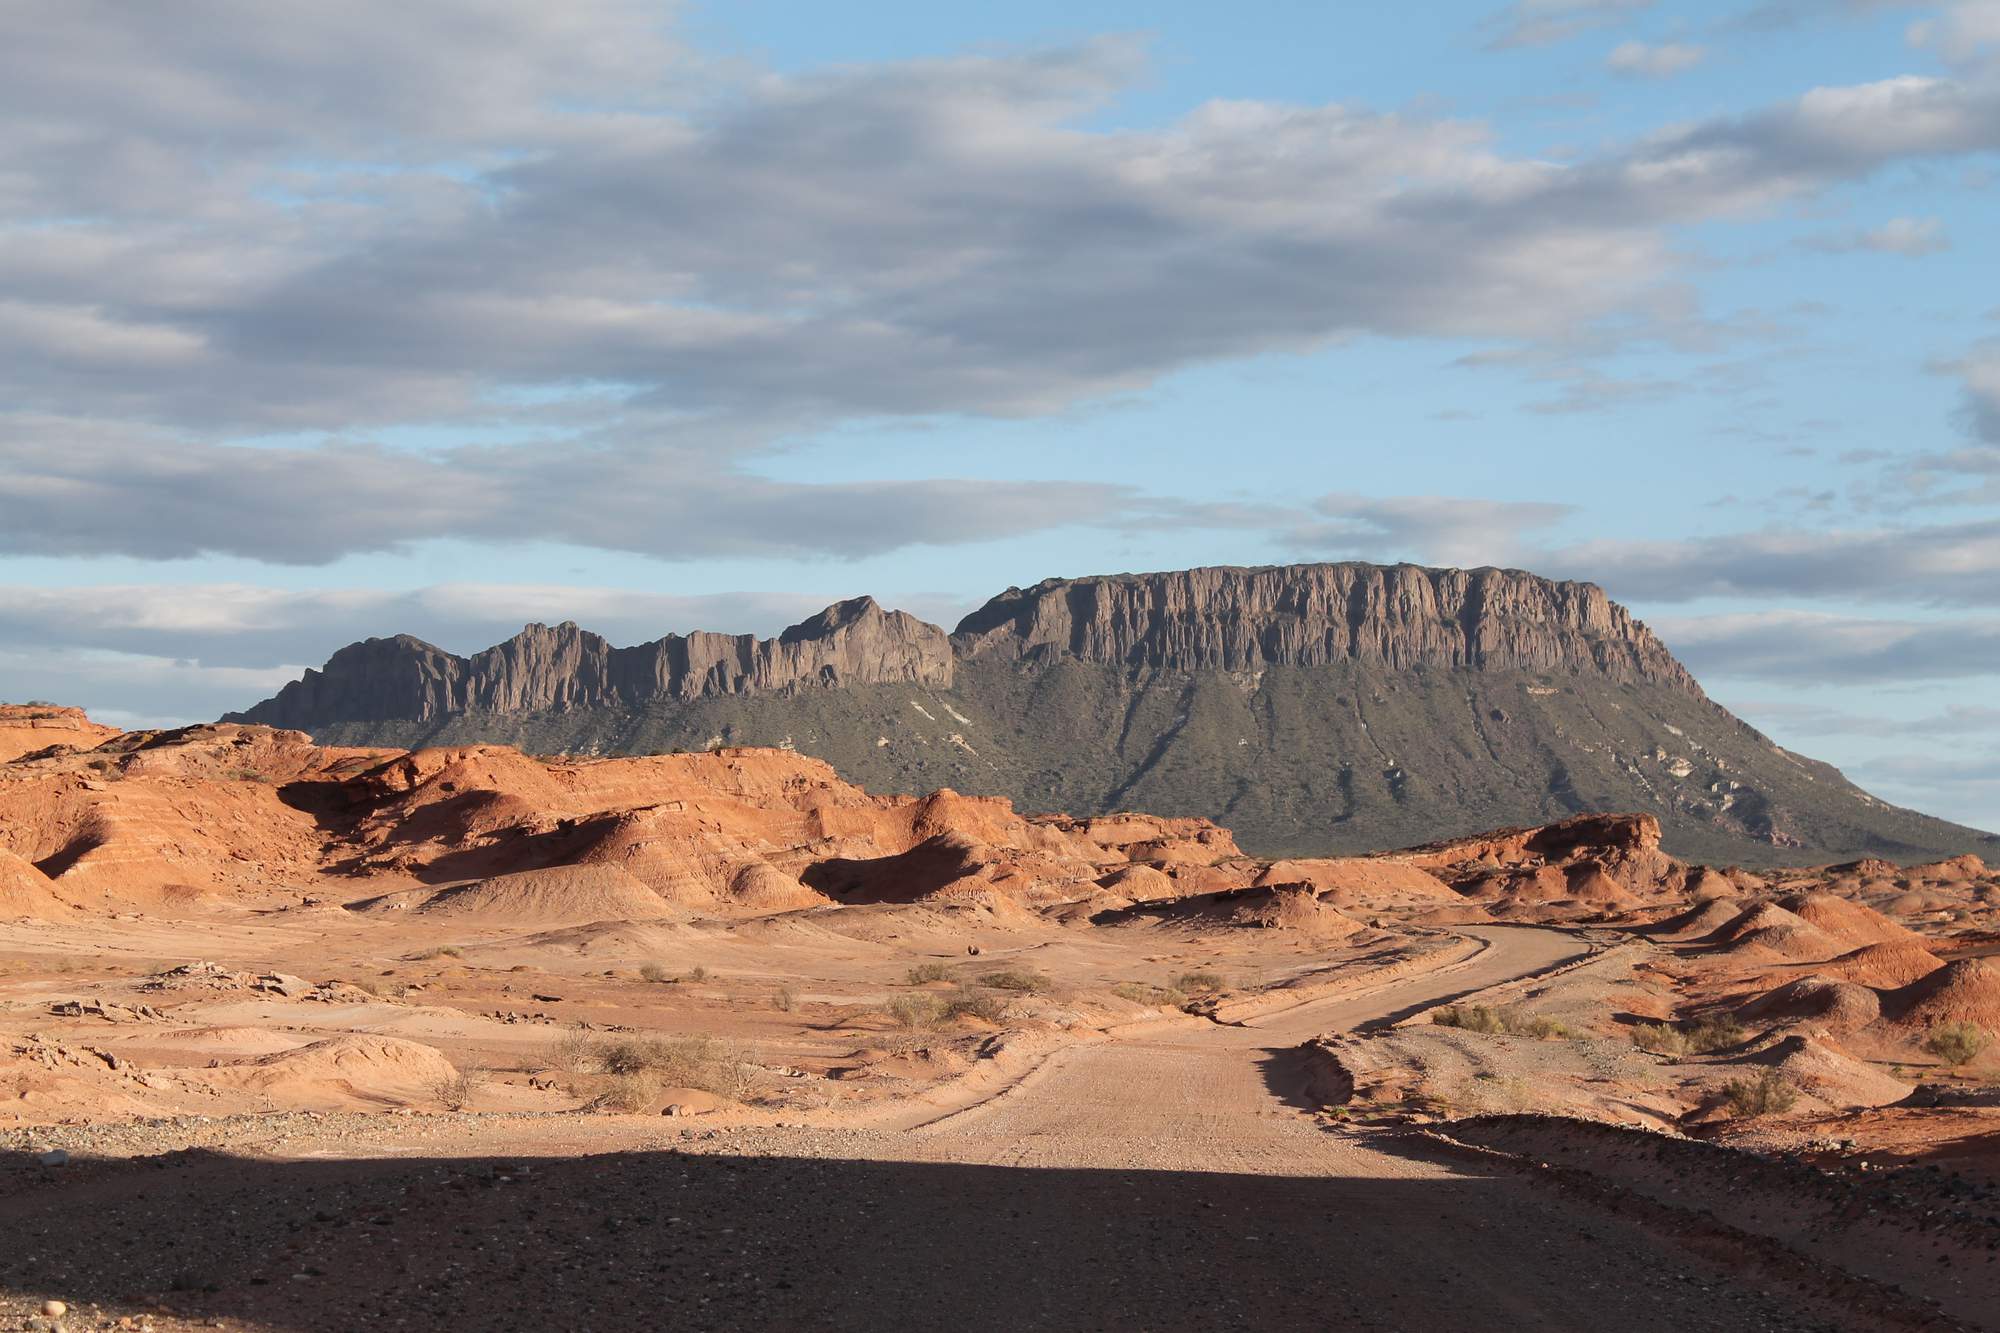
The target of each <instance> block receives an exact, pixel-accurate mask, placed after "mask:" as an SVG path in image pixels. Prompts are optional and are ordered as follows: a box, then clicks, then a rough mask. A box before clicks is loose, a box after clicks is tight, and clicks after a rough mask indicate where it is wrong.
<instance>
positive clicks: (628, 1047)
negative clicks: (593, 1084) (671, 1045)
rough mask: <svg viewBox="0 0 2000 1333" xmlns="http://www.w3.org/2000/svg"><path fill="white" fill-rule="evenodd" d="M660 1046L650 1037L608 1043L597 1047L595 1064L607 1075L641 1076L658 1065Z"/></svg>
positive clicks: (659, 1043)
mask: <svg viewBox="0 0 2000 1333" xmlns="http://www.w3.org/2000/svg"><path fill="white" fill-rule="evenodd" d="M661 1045H662V1043H661V1042H659V1041H657V1040H655V1039H653V1038H650V1037H644V1038H638V1039H636V1040H626V1041H608V1042H605V1043H604V1044H603V1045H602V1046H599V1047H597V1049H596V1052H595V1054H596V1060H595V1063H596V1064H597V1066H598V1067H599V1068H600V1069H602V1070H603V1071H604V1072H605V1073H607V1074H612V1075H618V1074H643V1073H645V1072H646V1071H648V1070H650V1069H653V1068H655V1067H656V1066H657V1065H658V1064H659V1061H660V1048H661Z"/></svg>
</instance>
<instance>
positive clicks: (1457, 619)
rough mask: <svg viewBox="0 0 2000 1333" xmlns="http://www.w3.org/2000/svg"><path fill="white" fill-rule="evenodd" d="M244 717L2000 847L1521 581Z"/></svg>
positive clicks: (540, 647)
mask: <svg viewBox="0 0 2000 1333" xmlns="http://www.w3.org/2000/svg"><path fill="white" fill-rule="evenodd" d="M232 720H238V721H249V722H261V723H268V724H271V725H275V726H284V727H296V728H300V729H303V730H306V731H310V732H311V733H312V734H313V735H314V736H315V737H316V738H318V739H319V740H321V741H322V742H327V743H339V744H374V745H404V746H407V745H420V744H437V743H452V744H460V743H466V742H471V741H497V742H504V743H508V744H514V745H519V746H522V747H524V748H527V749H530V750H533V751H537V752H543V753H554V752H573V753H590V754H608V753H633V752H649V751H665V750H675V749H702V748H707V747H709V746H713V745H717V744H728V745H785V746H791V747H794V748H796V749H798V750H801V751H803V752H805V753H808V754H812V755H816V756H818V757H821V758H824V759H826V760H828V761H830V762H831V763H833V764H834V765H835V767H836V768H837V769H839V771H840V772H841V773H842V774H843V776H845V777H847V778H848V779H849V780H851V781H855V782H859V783H861V784H863V785H865V786H867V787H869V788H870V789H873V790H904V791H926V790H931V789H933V788H937V787H941V786H948V787H952V788H955V789H958V790H960V791H965V792H970V793H979V794H994V795H1005V796H1010V797H1012V798H1014V800H1015V801H1016V802H1017V803H1019V804H1021V805H1022V806H1023V807H1024V808H1030V809H1049V810H1070V811H1076V812H1085V813H1090V812H1103V811H1109V810H1117V809H1142V810H1147V811H1150V812H1154V813H1159V814H1190V815H1201V816H1205V817H1209V818H1213V819H1216V820H1218V821H1220V822H1222V823H1225V824H1227V825H1228V826H1229V827H1231V828H1232V829H1234V830H1235V831H1236V833H1237V836H1238V837H1239V839H1240V840H1241V841H1242V842H1243V844H1244V846H1245V847H1247V848H1250V849H1254V850H1255V851H1257V852H1259V853H1262V854H1266V855H1304V854H1314V853H1326V852H1348V851H1360V850H1367V849H1372V848H1378V847H1388V846H1398V845H1405V844H1412V843H1420V842H1429V841H1432V840H1435V839H1439V838H1444V837H1450V836H1455V835H1458V834H1463V833H1468V832H1471V831H1473V830H1477V829H1483V828H1491V827H1495V826H1498V825H1507V824H1532V823H1541V822H1546V821H1547V820H1550V819H1557V818H1562V817H1564V816H1566V815H1570V814H1574V813H1577V812H1579V811H1591V810H1635V811H1646V812H1650V813H1652V814H1654V815H1656V816H1658V817H1659V818H1660V820H1661V821H1662V823H1663V825H1664V827H1665V830H1666V845H1667V846H1668V847H1669V848H1670V849H1671V850H1673V851H1675V852H1677V853H1679V854H1682V855H1688V856H1695V857H1699V858H1702V859H1705V860H1718V861H1741V862H1744V863H1748V864H1768V863H1774V862H1799V861H1803V860H1815V859H1821V860H1832V859H1838V858H1843V857H1849V856H1858V855H1864V854H1867V855H1879V856H1885V857H1892V858H1901V859H1910V860H1920V859H1927V858H1930V857H1933V856H1936V855H1940V854H1951V853H1957V852H1965V851H1972V852H1982V853H1987V854H1991V853H1993V852H1995V851H1996V850H2000V840H1996V839H1995V838H1993V837H1992V836H1991V835H1988V834H1983V833H1979V832H1976V831H1974V830H1970V829H1965V828H1961V827H1959V826H1956V825H1952V824H1947V823H1945V822H1943V821H1940V820H1935V819H1930V818H1928V817H1926V816H1923V815H1919V814H1916V813H1913V812H1910V811H1906V810H1900V809H1897V808H1895V807H1893V806H1889V805H1886V804H1884V803H1882V802H1880V801H1877V800H1875V799H1874V798H1873V797H1870V796H1869V795H1867V794H1866V793H1865V792H1862V791H1861V790H1859V789H1858V788H1856V787H1854V786H1853V785H1852V784H1850V783H1848V782H1847V781H1846V780H1845V779H1844V778H1842V777H1841V775H1840V774H1839V773H1838V772H1837V771H1835V770H1834V769H1832V768H1830V767H1828V766H1826V765H1824V764H1820V763H1817V762H1815V761H1812V760H1809V759H1805V758H1803V757H1801V756H1798V755H1795V754H1792V753H1790V752H1789V751H1786V750H1784V749H1782V748H1780V747H1778V746H1776V745H1774V744H1772V743H1771V741H1770V740H1768V739H1767V738H1765V737H1764V736H1762V735H1761V734H1759V733H1758V732H1757V731H1755V730H1754V729H1753V728H1751V727H1749V726H1748V725H1746V724H1745V723H1743V722H1742V721H1740V720H1738V719H1737V718H1735V717H1733V716H1732V715H1731V714H1729V713H1728V712H1727V711H1726V710H1724V709H1722V708H1721V707H1719V706H1718V705H1716V704H1714V703H1713V702H1711V701H1710V700H1709V699H1708V698H1707V697H1706V696H1705V695H1704V694H1703V693H1702V691H1701V689H1700V687H1699V686H1698V685H1697V684H1696V682H1695V681H1694V679H1693V678H1692V677H1691V676H1690V675H1689V674H1688V672H1687V671H1686V669H1685V668H1683V667H1682V666H1681V665H1680V663H1679V662H1677V661H1676V660H1675V659H1674V657H1673V656H1672V654H1671V653H1669V652H1668V651H1667V649H1666V647H1665V646H1664V645H1663V644H1661V643H1660V641H1659V640H1658V639H1657V638H1655V637H1654V636H1653V634H1652V633H1651V631H1649V630H1648V629H1647V628H1646V627H1645V626H1644V625H1642V624H1640V623H1639V622H1637V621H1635V620H1634V619H1632V617H1631V615H1630V613H1629V612H1627V611H1626V610H1625V608H1623V607H1621V606H1619V605H1618V604H1616V603H1615V602H1613V601H1611V600H1610V599H1609V598H1608V597H1607V596H1606V595H1605V594H1604V592H1603V590H1602V589H1600V588H1597V587H1595V586H1594V585H1591V584H1587V583H1571V582H1557V581H1553V580H1549V579H1543V578H1538V577H1536V576H1535V575H1532V574H1527V573H1523V572H1521V571H1518V570H1495V569H1480V570H1454V569H1424V568H1419V567H1415V566H1409V565H1397V566H1378V565H1367V564H1356V563H1347V564H1315V565H1292V566H1282V567H1274V568H1265V569H1233V568H1216V569H1194V570H1183V571H1178V572H1172V573H1161V574H1143V575H1115V576H1109V577H1102V578H1086V579H1051V580H1048V581H1046V582H1043V583H1040V584H1037V585H1036V586H1034V587H1032V588H1027V589H1019V588H1015V589H1009V590H1008V591H1007V592H1005V593H1002V594H1001V595H1000V596H998V597H996V598H994V599H993V600H992V601H991V602H989V603H987V604H986V605H985V606H984V607H982V608H980V609H979V610H978V611H976V612H974V613H973V614H972V615H970V616H967V617H966V618H965V620H964V621H963V622H962V623H961V624H960V625H959V626H958V629H957V631H956V632H955V633H952V634H949V635H947V634H946V633H945V631H943V630H942V629H940V628H938V627H937V626H934V625H929V624H926V623H924V622H923V621H920V620H917V619H916V618H914V617H912V616H908V615H905V614H903V613H901V612H891V611H885V610H883V609H882V608H881V607H879V606H877V605H876V604H875V603H874V602H873V601H872V600H871V599H868V598H860V599H857V600H854V601H850V602H843V603H841V604H840V605H838V606H835V607H831V608H829V609H828V610H827V611H826V612H824V613H822V614H821V615H819V616H817V617H814V618H813V619H811V620H809V621H806V622H805V623H803V624H800V625H796V626H793V627H792V628H791V629H789V630H787V631H785V633H784V634H782V635H780V636H779V637H778V638H776V639H768V640H760V639H755V638H753V637H751V636H747V635H740V636H731V635H718V634H700V633H697V634H691V635H687V636H680V635H670V636H668V637H667V638H664V639H661V640H659V641H657V642H655V643H650V644H642V645H639V646H637V647H632V648H614V647H612V646H611V645H609V644H608V643H606V642H605V641H604V640H603V639H602V638H599V637H598V636H596V635H594V634H589V633H587V632H585V631H583V630H580V629H578V628H577V627H576V626H574V625H562V626H558V627H556V628H554V629H548V628H545V627H543V626H539V625H532V626H529V627H528V628H527V629H525V630H523V631H522V632H521V634H519V635H517V636H516V637H515V638H513V639H511V640H509V641H508V642H506V643H504V644H500V645H498V646H496V647H494V648H489V649H487V650H486V651H484V652H482V653H478V654H475V655H473V656H472V657H469V658H461V657H457V656H454V655H452V654H450V653H446V652H444V651H443V650H441V649H438V648H435V647H432V646H431V645H429V644H426V643H423V642H421V641H419V640H415V639H411V638H407V637H401V638H394V639H370V640H368V641H367V642H365V643H359V644H354V645H352V646H350V647H348V648H344V649H342V650H341V651H340V652H339V653H336V654H335V655H334V657H333V658H332V659H331V660H330V661H329V662H328V663H327V665H326V667H325V669H324V670H322V671H316V672H308V673H307V674H306V676H305V678H304V679H302V680H300V681H296V682H294V683H293V684H291V685H288V686H287V687H285V689H284V690H282V691H281V692H280V693H279V694H278V695H277V696H276V697H275V698H273V699H270V700H266V701H265V702H264V703H261V704H259V705H257V706H256V707H254V708H252V709H249V710H248V711H247V712H245V713H242V714H238V715H234V716H233V718H232Z"/></svg>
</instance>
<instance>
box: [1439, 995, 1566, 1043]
mask: <svg viewBox="0 0 2000 1333" xmlns="http://www.w3.org/2000/svg"><path fill="white" fill-rule="evenodd" d="M1431 1022H1432V1023H1434V1024H1436V1025H1437V1026H1439V1027H1446V1028H1460V1029H1463V1030H1464V1031H1466V1032H1479V1033H1484V1034H1486V1035H1488V1036H1503V1037H1533V1038H1535V1039H1536V1040H1538V1041H1543V1040H1548V1039H1550V1038H1560V1039H1562V1040H1565V1041H1567V1040H1571V1039H1573V1038H1575V1037H1578V1036H1580V1035H1582V1034H1580V1033H1579V1032H1577V1030H1576V1029H1575V1028H1573V1027H1571V1026H1570V1025H1569V1024H1567V1023H1564V1022H1562V1021H1561V1020H1559V1019H1554V1018H1549V1017H1548V1016H1546V1015H1544V1014H1531V1013H1528V1012H1527V1011H1526V1010H1524V1009H1521V1008H1518V1007H1516V1006H1513V1005H1509V1006H1506V1007H1504V1008H1493V1007H1491V1006H1489V1005H1484V1004H1448V1005H1446V1006H1444V1007H1443V1008H1442V1009H1439V1010H1437V1011H1435V1012H1434V1013H1432V1014H1431Z"/></svg>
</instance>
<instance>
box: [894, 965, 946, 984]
mask: <svg viewBox="0 0 2000 1333" xmlns="http://www.w3.org/2000/svg"><path fill="white" fill-rule="evenodd" d="M903 980H904V982H906V983H907V984H909V985H912V986H926V985H929V984H930V983H931V982H933V981H950V980H951V969H950V968H948V967H946V966H945V965H944V964H943V963H919V964H917V965H916V966H915V967H913V968H911V969H910V970H909V971H908V972H905V973H904V974H903Z"/></svg>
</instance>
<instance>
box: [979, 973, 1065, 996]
mask: <svg viewBox="0 0 2000 1333" xmlns="http://www.w3.org/2000/svg"><path fill="white" fill-rule="evenodd" d="M979 984H980V985H982V986H991V987H992V988H993V989H995V990H1017V991H1025V992H1026V993H1027V994H1030V995H1040V994H1041V993H1042V992H1043V991H1046V990H1047V989H1048V988H1049V985H1050V983H1049V979H1048V978H1047V977H1045V976H1043V975H1042V974H1041V973H1039V972H1024V971H1019V970H1008V971H1004V972H988V973H987V974H986V975H985V976H983V977H981V978H980V979H979Z"/></svg>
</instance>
